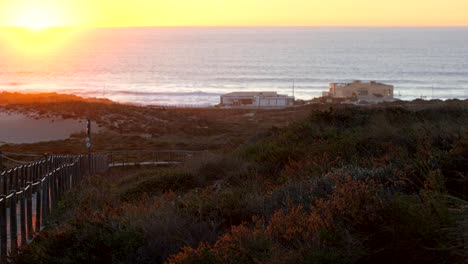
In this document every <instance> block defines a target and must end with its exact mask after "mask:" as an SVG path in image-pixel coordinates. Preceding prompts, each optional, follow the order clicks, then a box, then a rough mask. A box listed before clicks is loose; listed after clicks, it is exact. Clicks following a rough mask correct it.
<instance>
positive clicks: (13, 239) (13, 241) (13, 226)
mask: <svg viewBox="0 0 468 264" xmlns="http://www.w3.org/2000/svg"><path fill="white" fill-rule="evenodd" d="M10 195H11V197H10V253H11V254H13V253H16V251H17V250H18V221H17V217H16V191H15V190H12V191H11V194H10Z"/></svg>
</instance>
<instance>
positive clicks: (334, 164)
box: [6, 100, 468, 263]
mask: <svg viewBox="0 0 468 264" xmlns="http://www.w3.org/2000/svg"><path fill="white" fill-rule="evenodd" d="M47 104H50V103H47ZM54 104H56V103H52V106H51V107H48V106H46V105H34V106H32V105H28V106H25V105H21V106H18V105H16V106H9V107H15V109H20V108H21V109H25V108H28V109H30V110H32V109H35V110H37V109H41V108H42V107H43V108H44V109H47V111H56V112H57V113H59V111H62V112H61V113H62V114H63V113H65V114H71V113H72V111H71V109H69V108H67V107H71V106H70V105H71V104H66V103H64V104H63V105H60V106H56V107H55V106H54ZM87 104H93V107H92V111H95V115H96V116H101V117H102V120H101V121H98V124H102V125H103V127H106V128H107V130H106V131H103V132H102V133H103V134H102V135H100V136H97V138H98V142H99V143H98V148H99V149H102V150H106V149H119V148H125V147H127V146H126V145H125V144H130V143H117V142H116V143H112V144H115V145H109V143H107V144H106V136H104V135H111V133H113V134H112V135H119V136H121V137H123V138H126V137H134V139H135V140H136V139H137V138H138V140H137V141H136V143H135V142H134V143H135V145H134V146H133V147H134V148H135V149H136V148H144V149H150V148H156V147H168V146H171V147H177V143H176V142H177V141H178V140H180V142H184V141H185V140H187V138H188V140H189V141H190V140H193V141H196V142H198V143H197V144H196V146H195V145H188V146H185V147H193V148H194V149H208V150H210V155H205V156H202V157H197V158H194V159H192V160H190V161H189V162H187V163H185V164H183V165H181V166H177V167H167V168H157V167H156V168H155V167H133V168H120V169H117V168H114V169H111V170H110V171H109V172H107V173H105V174H102V175H97V176H93V177H89V178H87V179H86V180H85V181H84V182H83V183H81V186H79V187H77V188H75V189H74V190H73V191H72V192H71V193H69V194H68V195H67V196H66V197H65V198H64V199H63V200H62V201H61V202H60V203H59V209H58V210H56V211H54V215H53V216H52V218H51V219H50V220H49V222H48V224H47V227H46V229H45V230H44V232H42V233H41V234H40V235H39V236H38V237H36V239H35V241H34V242H33V243H32V244H31V245H30V246H29V247H27V248H25V249H23V252H22V254H20V255H19V256H18V257H17V258H15V259H14V261H15V262H16V263H164V262H167V263H464V262H465V261H466V259H467V258H468V252H467V248H468V244H467V243H468V233H467V232H468V222H467V219H468V167H467V166H466V164H468V103H467V101H459V100H452V101H446V102H442V101H433V102H425V101H415V102H408V103H402V102H401V103H389V104H386V105H378V106H366V107H356V106H343V105H310V106H304V107H301V108H297V109H295V108H293V109H285V110H274V111H253V110H232V111H231V110H226V111H227V112H223V111H225V110H224V109H161V108H149V107H139V106H123V105H119V104H107V103H104V104H103V103H97V102H91V103H88V102H81V103H80V104H76V105H75V106H74V107H75V108H79V109H82V108H80V107H83V106H86V105H87ZM94 104H95V105H94ZM88 106H89V105H88ZM51 109H56V110H51ZM60 109H61V110H60ZM64 109H66V110H64ZM104 109H105V110H104ZM122 109H124V110H122ZM90 111H91V110H90ZM114 111H115V115H119V119H120V118H126V119H124V120H127V119H128V120H131V119H132V117H133V116H137V113H142V115H138V118H153V119H156V118H158V119H161V120H170V122H167V123H165V124H166V125H165V126H163V127H164V128H161V130H160V131H158V132H154V134H152V135H156V134H157V135H158V137H154V138H153V137H149V138H148V137H140V136H138V135H137V134H135V133H145V132H150V130H146V128H143V127H136V128H135V131H133V132H132V133H126V132H125V131H119V130H118V129H117V130H116V129H115V128H112V127H110V124H111V123H106V121H103V120H104V119H105V118H106V116H107V117H108V116H109V115H111V114H113V113H114ZM81 113H82V112H81ZM81 113H80V112H73V113H72V114H74V115H77V116H79V115H82V114H81ZM104 113H105V114H104ZM143 113H144V114H143ZM87 114H88V113H86V115H87ZM126 115H129V116H128V117H126ZM146 115H148V117H146ZM252 116H254V117H255V118H254V119H252ZM189 118H190V119H192V121H191V122H190V121H189V122H186V123H184V122H185V121H187V120H188V119H189ZM193 118H197V119H195V120H196V121H193V120H194V119H193ZM178 119H180V120H178ZM145 120H147V119H145ZM171 122H180V124H178V125H182V124H183V125H184V126H185V127H184V129H182V127H180V126H178V125H175V124H172V123H171ZM201 123H203V126H201V127H208V130H209V131H210V132H206V133H198V132H196V131H197V130H196V129H195V128H196V127H197V126H199V127H200V124H201ZM256 123H261V124H260V125H258V126H253V124H256ZM148 124H153V123H148ZM151 126H152V125H149V127H151ZM148 129H149V128H148ZM180 130H182V131H180ZM106 133H107V134H106ZM167 133H173V134H174V135H172V142H174V144H171V145H169V144H168V145H164V144H161V145H158V142H161V141H158V140H161V139H160V138H168V134H167ZM219 136H221V137H222V140H221V138H220V139H219V141H218V142H219V144H207V146H206V148H204V145H203V144H204V143H208V142H210V140H213V139H214V138H217V137H219ZM123 141H124V142H125V141H126V140H123ZM222 141H224V143H223V142H222ZM107 142H113V141H112V139H110V138H108V141H107ZM47 144H49V145H48V147H47V148H50V147H51V146H55V147H56V148H57V151H69V149H68V148H67V147H66V146H64V149H60V144H62V143H54V142H50V143H47ZM54 144H55V145H54ZM74 144H75V143H72V144H71V145H72V146H75V145H74ZM146 144H147V145H146ZM78 145H79V141H77V142H76V146H77V147H76V148H75V151H79V147H78ZM6 147H7V148H20V149H22V150H37V151H40V150H42V148H43V147H41V144H35V145H24V146H21V145H20V146H6ZM39 149H40V150H39ZM44 149H45V147H44ZM70 149H71V148H70Z"/></svg>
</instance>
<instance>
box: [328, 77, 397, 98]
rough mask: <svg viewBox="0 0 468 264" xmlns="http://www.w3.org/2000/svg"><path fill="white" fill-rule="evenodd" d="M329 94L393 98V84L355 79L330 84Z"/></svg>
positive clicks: (333, 95)
mask: <svg viewBox="0 0 468 264" xmlns="http://www.w3.org/2000/svg"><path fill="white" fill-rule="evenodd" d="M330 95H331V96H332V97H336V98H351V97H354V96H356V97H357V98H358V99H379V98H382V99H386V98H393V86H392V85H386V84H382V83H377V82H367V83H364V82H359V81H355V82H353V83H349V84H336V83H331V84H330Z"/></svg>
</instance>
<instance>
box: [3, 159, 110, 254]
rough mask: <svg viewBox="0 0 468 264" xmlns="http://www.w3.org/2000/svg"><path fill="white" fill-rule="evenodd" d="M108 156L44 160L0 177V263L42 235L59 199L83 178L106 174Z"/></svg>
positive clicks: (22, 166)
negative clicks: (38, 235)
mask: <svg viewBox="0 0 468 264" xmlns="http://www.w3.org/2000/svg"><path fill="white" fill-rule="evenodd" d="M108 168H109V158H108V156H107V155H92V156H91V157H89V156H85V155H82V156H47V157H44V158H43V159H42V160H40V161H37V162H34V163H31V164H27V165H21V166H19V167H16V168H13V169H10V170H7V171H3V172H2V173H1V174H0V263H6V262H7V261H8V256H9V255H15V254H16V253H17V252H18V249H20V248H21V247H24V246H25V245H27V244H29V243H30V242H31V241H32V239H33V238H34V237H35V236H36V235H37V234H38V233H39V232H40V231H41V229H42V228H43V226H44V222H45V221H46V220H47V217H48V215H49V214H50V212H51V210H53V208H54V206H55V205H56V203H57V201H58V200H59V199H60V198H61V197H62V195H63V194H64V193H65V192H66V191H67V190H69V189H70V188H72V187H73V186H74V185H76V183H78V182H79V181H80V180H81V179H82V178H83V176H85V175H92V174H95V173H101V172H105V171H107V169H108Z"/></svg>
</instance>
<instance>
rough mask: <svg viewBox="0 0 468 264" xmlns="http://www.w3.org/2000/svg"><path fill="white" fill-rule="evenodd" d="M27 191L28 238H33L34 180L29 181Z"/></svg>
mask: <svg viewBox="0 0 468 264" xmlns="http://www.w3.org/2000/svg"><path fill="white" fill-rule="evenodd" d="M27 185H28V186H27V187H26V188H27V191H26V215H27V217H28V223H27V225H28V228H27V230H28V240H31V239H33V224H32V218H33V215H32V193H33V192H32V188H33V185H32V182H27Z"/></svg>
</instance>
